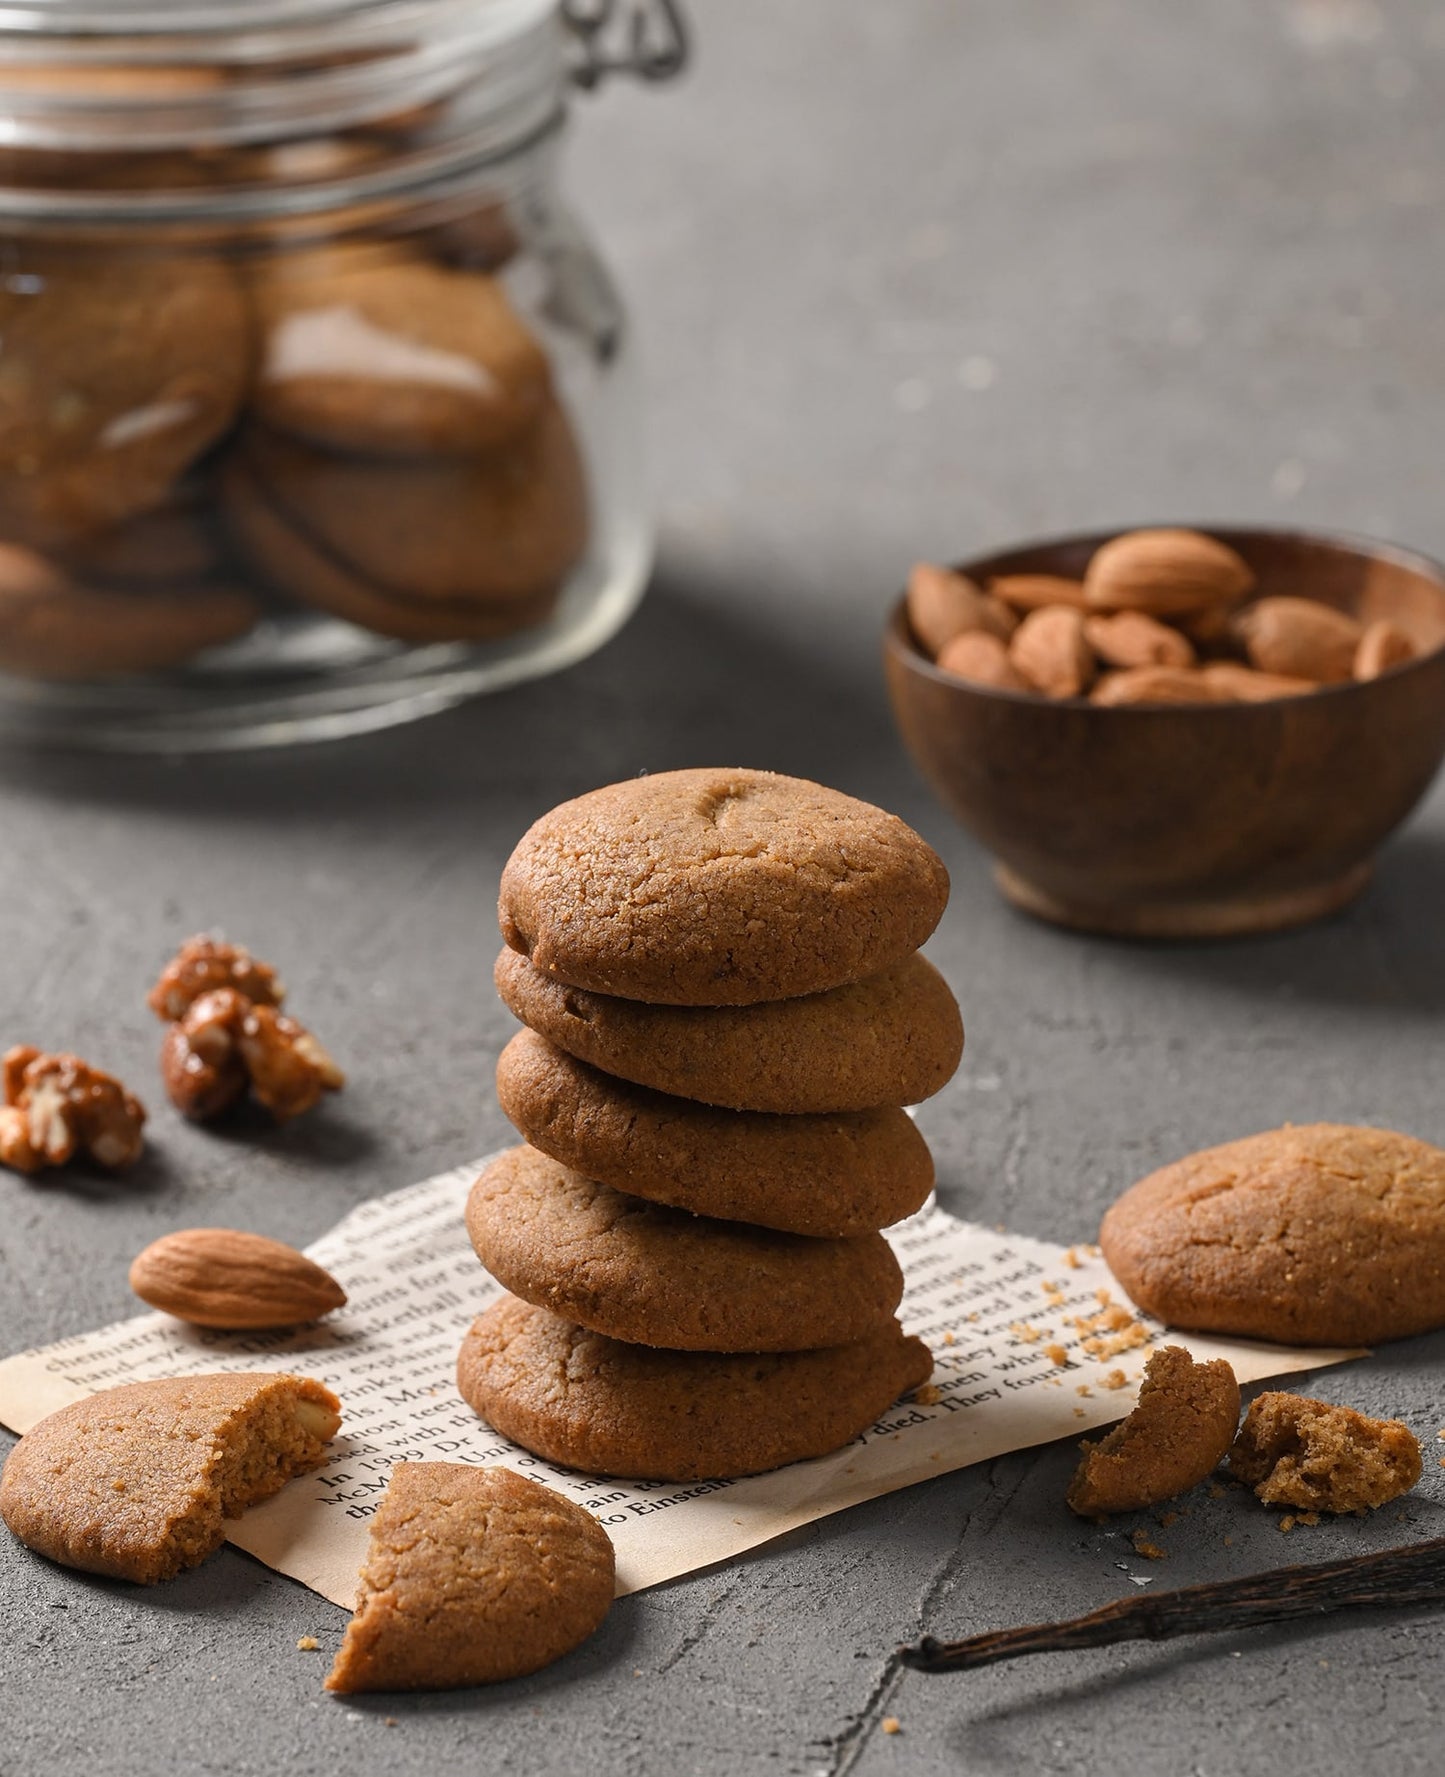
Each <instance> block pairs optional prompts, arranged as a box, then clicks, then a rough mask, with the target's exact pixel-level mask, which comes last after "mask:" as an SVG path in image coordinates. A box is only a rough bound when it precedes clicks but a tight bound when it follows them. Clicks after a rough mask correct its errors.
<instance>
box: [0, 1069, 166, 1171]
mask: <svg viewBox="0 0 1445 1777" xmlns="http://www.w3.org/2000/svg"><path fill="white" fill-rule="evenodd" d="M0 1080H3V1086H4V1094H5V1103H4V1106H3V1108H0V1165H3V1166H8V1167H11V1168H13V1170H14V1171H16V1172H40V1171H41V1170H43V1169H44V1168H45V1167H47V1166H64V1165H65V1164H66V1163H67V1162H68V1161H70V1160H73V1159H74V1158H75V1156H76V1155H77V1154H85V1155H88V1156H89V1157H90V1158H91V1159H92V1160H94V1161H95V1163H96V1164H97V1165H98V1166H103V1167H105V1168H106V1169H107V1170H108V1171H111V1172H120V1171H123V1170H124V1169H125V1168H126V1167H127V1166H132V1165H134V1164H135V1162H136V1161H137V1160H138V1159H139V1158H140V1155H141V1150H142V1148H143V1147H144V1146H145V1138H144V1136H143V1134H142V1128H143V1125H144V1123H145V1120H146V1114H145V1107H144V1106H143V1105H142V1104H141V1103H140V1101H139V1099H137V1098H134V1097H133V1096H132V1095H131V1094H130V1093H129V1092H127V1091H126V1089H125V1087H124V1086H122V1085H121V1083H120V1081H119V1080H117V1079H114V1078H112V1076H111V1075H110V1074H106V1073H102V1072H101V1071H100V1069H99V1068H95V1067H91V1066H90V1065H89V1064H88V1063H87V1062H84V1061H82V1060H81V1059H80V1057H79V1056H78V1055H46V1054H44V1053H43V1052H42V1051H41V1050H39V1049H36V1048H33V1047H31V1046H30V1045H29V1044H24V1045H21V1046H19V1047H17V1048H14V1049H11V1050H10V1051H9V1052H8V1053H7V1054H6V1056H5V1057H4V1060H3V1062H0Z"/></svg>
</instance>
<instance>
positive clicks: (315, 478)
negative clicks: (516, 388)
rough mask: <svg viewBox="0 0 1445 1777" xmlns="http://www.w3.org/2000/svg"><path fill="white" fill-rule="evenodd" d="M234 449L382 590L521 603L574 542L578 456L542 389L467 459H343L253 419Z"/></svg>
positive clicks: (578, 539) (294, 517)
mask: <svg viewBox="0 0 1445 1777" xmlns="http://www.w3.org/2000/svg"><path fill="white" fill-rule="evenodd" d="M243 449H244V452H245V459H246V464H247V467H248V468H249V469H250V470H251V473H252V474H253V475H254V476H255V478H256V480H257V481H258V482H259V484H260V486H261V487H262V489H263V490H264V491H265V493H266V495H267V498H268V499H269V500H270V501H271V503H272V505H274V506H275V507H276V509H277V510H278V511H279V512H280V513H281V514H282V516H283V517H285V518H286V519H287V520H289V522H290V523H291V524H292V525H294V526H296V527H297V528H298V529H300V530H301V531H303V532H304V533H305V534H306V536H307V537H308V538H310V539H311V541H312V542H313V543H315V544H317V545H318V546H319V547H320V548H322V549H323V550H324V551H325V552H326V554H327V555H329V556H330V557H331V558H332V559H333V560H334V561H336V562H337V563H338V564H339V565H340V566H341V567H342V568H344V569H347V570H348V571H350V572H351V573H355V574H361V575H363V576H364V577H365V579H366V580H368V581H369V582H371V583H372V584H374V585H375V586H376V587H377V588H378V590H379V591H381V592H382V593H384V594H389V595H391V596H392V597H399V598H409V599H413V600H422V599H452V600H458V601H465V602H470V603H472V604H482V605H488V606H504V605H508V604H512V603H524V604H525V603H527V602H528V601H530V600H532V599H535V598H536V597H537V596H538V595H539V594H541V593H543V592H546V591H549V590H551V589H552V588H554V587H555V586H556V585H557V584H558V582H559V581H560V580H561V579H562V578H563V576H564V575H565V574H566V573H567V571H568V570H569V569H570V568H571V567H572V566H573V564H574V563H575V562H576V561H577V559H578V557H579V556H580V555H581V554H582V551H583V549H584V548H585V547H586V543H587V486H586V477H585V474H584V471H583V467H582V458H581V456H580V454H579V452H578V449H577V441H576V438H575V437H574V436H573V432H572V427H571V424H570V422H569V421H568V419H567V416H566V414H565V413H564V412H563V410H562V407H561V405H560V404H559V403H558V402H557V401H556V400H555V399H552V398H548V399H547V400H546V401H545V402H544V403H543V405H542V408H541V411H540V413H539V414H538V415H537V417H536V418H535V419H534V420H533V421H532V422H531V423H530V424H529V425H528V426H526V427H525V428H524V429H523V430H522V431H519V432H517V433H516V434H514V435H513V436H512V437H511V438H509V439H507V440H506V441H505V442H504V443H502V444H499V445H497V446H495V447H494V448H493V449H491V450H488V451H485V452H479V453H477V454H476V455H473V456H467V457H436V458H423V459H417V458H393V459H391V460H379V459H376V458H371V457H356V456H354V457H347V456H342V455H339V454H332V453H330V452H327V451H323V450H318V449H317V448H315V447H314V446H312V445H309V444H302V443H300V442H298V441H297V440H296V439H293V438H287V437H284V436H282V435H281V434H280V433H277V432H263V431H262V430H261V429H260V428H252V429H251V430H250V431H249V432H248V433H247V434H246V436H245V439H244V442H243Z"/></svg>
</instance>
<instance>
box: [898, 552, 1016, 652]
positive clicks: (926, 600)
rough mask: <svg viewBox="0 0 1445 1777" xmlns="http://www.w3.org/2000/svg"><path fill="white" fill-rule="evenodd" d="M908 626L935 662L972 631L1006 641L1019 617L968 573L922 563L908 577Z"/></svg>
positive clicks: (916, 565)
mask: <svg viewBox="0 0 1445 1777" xmlns="http://www.w3.org/2000/svg"><path fill="white" fill-rule="evenodd" d="M908 624H909V628H910V629H912V631H913V633H914V635H915V636H916V637H917V639H918V641H919V642H920V643H921V644H922V646H923V648H924V649H925V650H926V652H928V653H929V654H931V655H932V656H933V657H934V659H935V660H936V659H937V658H938V656H939V655H940V654H941V653H942V652H943V650H944V648H945V647H947V645H948V644H949V643H950V642H951V641H952V640H953V638H954V637H955V636H961V635H966V634H967V633H968V632H969V631H970V630H975V629H981V630H983V631H984V632H985V633H986V634H988V635H992V636H997V637H998V638H999V640H1000V641H1002V642H1006V641H1007V640H1008V639H1009V637H1010V636H1011V635H1012V634H1013V632H1014V630H1015V629H1016V628H1017V626H1018V618H1017V617H1015V616H1014V614H1013V612H1012V611H1010V610H1009V608H1008V606H1007V605H1006V604H1004V603H1003V601H1002V600H1001V599H997V598H994V597H993V595H992V594H991V593H987V592H985V591H984V590H983V589H982V587H980V586H976V585H975V584H974V583H973V581H972V580H970V579H969V578H968V576H967V575H966V574H955V573H954V572H953V570H952V569H951V568H940V567H935V565H934V564H933V563H932V562H926V561H921V562H918V563H916V564H915V566H914V568H913V572H912V573H911V574H910V575H909V576H908Z"/></svg>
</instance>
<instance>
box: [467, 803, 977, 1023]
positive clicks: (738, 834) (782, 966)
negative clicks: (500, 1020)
mask: <svg viewBox="0 0 1445 1777" xmlns="http://www.w3.org/2000/svg"><path fill="white" fill-rule="evenodd" d="M947 900H948V872H947V871H946V870H945V869H944V867H943V864H942V861H941V860H940V859H939V857H938V855H937V854H936V853H935V852H934V851H933V849H932V848H931V847H930V846H928V845H926V844H925V843H924V841H923V840H922V839H920V838H919V836H918V834H917V833H915V832H914V831H913V829H912V828H911V827H908V826H906V825H905V824H904V823H903V822H902V821H900V820H899V819H898V818H897V816H896V815H891V814H886V813H885V812H884V811H883V810H882V809H881V808H874V807H873V806H872V805H871V804H869V803H867V802H859V801H857V800H856V799H855V798H854V797H852V796H844V795H842V794H841V793H840V792H839V791H837V790H829V789H825V788H824V787H823V786H822V785H821V784H814V783H809V782H807V781H806V780H804V779H802V778H796V777H782V776H780V775H778V774H777V773H776V772H770V771H747V770H702V771H665V772H659V773H658V774H657V775H656V776H655V777H640V778H629V779H628V780H627V781H626V782H625V783H620V784H609V785H607V786H606V787H605V788H604V789H600V790H593V791H592V792H591V793H590V794H589V795H586V796H579V797H577V798H576V800H575V801H572V802H564V803H562V804H561V806H560V807H558V808H554V809H553V810H552V811H551V812H550V813H549V814H545V815H543V816H542V818H541V819H540V820H539V821H537V822H536V823H535V824H534V825H533V826H532V827H531V828H530V829H529V830H528V831H527V832H526V833H525V834H524V835H523V837H522V839H521V841H520V843H519V844H518V846H517V848H516V850H515V851H514V852H513V853H512V856H511V858H510V859H509V860H508V863H507V866H506V869H505V870H504V871H503V872H502V889H501V900H500V905H499V909H498V912H499V916H500V920H501V926H502V936H503V937H504V938H505V939H506V941H507V943H508V944H509V945H510V946H511V948H512V949H513V950H516V951H519V952H520V953H521V954H522V955H524V956H527V957H530V958H531V960H532V962H533V963H534V964H535V965H536V966H537V967H538V968H539V969H541V970H542V972H543V973H544V974H547V975H553V976H555V977H556V978H557V979H558V980H559V981H565V982H567V983H568V984H569V985H571V986H573V987H587V988H591V989H592V990H593V992H595V993H606V994H615V995H617V996H619V997H620V998H622V999H631V1000H645V1001H649V1002H652V1003H654V1004H658V1005H673V1006H746V1005H751V1004H753V1003H754V1002H756V1001H758V1000H782V999H791V998H793V997H795V996H796V995H799V994H805V993H822V992H825V991H826V990H827V989H828V988H831V987H841V986H842V985H843V984H844V983H845V982H848V981H859V980H861V979H862V978H863V977H864V976H866V975H875V974H877V973H878V972H879V970H881V969H886V968H888V967H889V966H890V965H891V964H893V963H896V962H901V961H902V960H903V958H904V957H906V956H907V955H908V954H909V953H910V952H911V951H914V950H916V949H917V948H918V947H919V945H920V944H922V943H923V941H924V939H925V938H927V937H928V935H929V933H930V932H931V931H932V930H933V928H934V927H935V926H936V925H937V924H938V921H939V918H940V917H941V915H942V913H943V909H944V904H945V903H946V901H947Z"/></svg>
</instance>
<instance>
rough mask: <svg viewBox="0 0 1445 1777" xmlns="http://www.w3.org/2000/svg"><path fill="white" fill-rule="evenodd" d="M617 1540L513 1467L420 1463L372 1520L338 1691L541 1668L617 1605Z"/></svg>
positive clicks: (403, 1470) (399, 1472) (403, 1469)
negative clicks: (613, 1598)
mask: <svg viewBox="0 0 1445 1777" xmlns="http://www.w3.org/2000/svg"><path fill="white" fill-rule="evenodd" d="M615 1585H616V1575H615V1568H614V1559H613V1553H612V1543H611V1540H610V1539H609V1537H608V1535H607V1532H606V1531H605V1530H603V1529H602V1527H601V1525H600V1524H598V1522H597V1521H596V1519H595V1518H594V1517H593V1516H592V1515H591V1513H590V1512H587V1511H584V1510H583V1509H582V1507H581V1506H579V1505H575V1504H574V1503H573V1502H572V1501H571V1500H569V1499H564V1498H563V1497H562V1496H561V1494H558V1493H554V1492H552V1490H551V1489H550V1488H548V1487H543V1486H542V1485H541V1484H540V1483H539V1482H537V1481H529V1480H525V1479H523V1477H522V1476H521V1475H514V1474H513V1473H512V1472H511V1471H510V1470H509V1469H500V1468H496V1469H477V1468H472V1467H470V1466H468V1465H466V1464H464V1463H455V1462H406V1463H402V1464H400V1465H398V1466H397V1467H396V1468H395V1469H393V1470H392V1474H391V1481H390V1484H389V1485H388V1487H387V1490H386V1496H385V1498H384V1499H383V1500H382V1502H381V1505H380V1507H379V1508H378V1510H377V1513H376V1516H375V1517H374V1518H373V1519H372V1520H371V1541H370V1545H369V1547H368V1549H367V1554H366V1562H365V1565H364V1566H363V1567H362V1570H361V1581H360V1590H359V1594H358V1600H357V1606H356V1615H355V1616H354V1617H353V1618H352V1619H351V1623H350V1626H349V1627H348V1629H347V1631H346V1637H345V1639H344V1640H343V1641H342V1643H341V1647H340V1649H339V1650H338V1651H337V1655H336V1662H335V1664H334V1665H333V1666H332V1668H331V1671H330V1674H329V1675H328V1677H327V1680H326V1688H327V1690H328V1691H413V1690H450V1689H453V1688H456V1687H458V1686H461V1685H472V1684H491V1683H494V1682H495V1681H497V1680H499V1679H504V1678H520V1677H521V1676H522V1675H523V1674H524V1673H528V1672H536V1671H537V1670H538V1669H539V1668H540V1667H542V1666H547V1665H550V1664H551V1663H552V1661H553V1660H558V1659H560V1658H561V1657H562V1655H563V1654H565V1653H569V1652H570V1651H571V1650H572V1649H573V1648H574V1647H576V1646H577V1645H578V1644H579V1643H580V1642H583V1641H585V1640H586V1639H587V1637H588V1636H589V1635H591V1634H592V1632H593V1630H595V1629H596V1628H597V1627H598V1625H599V1624H600V1623H601V1622H602V1619H603V1618H604V1617H605V1616H606V1615H607V1611H608V1608H609V1606H610V1605H611V1603H612V1595H613V1591H614V1588H615Z"/></svg>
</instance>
